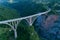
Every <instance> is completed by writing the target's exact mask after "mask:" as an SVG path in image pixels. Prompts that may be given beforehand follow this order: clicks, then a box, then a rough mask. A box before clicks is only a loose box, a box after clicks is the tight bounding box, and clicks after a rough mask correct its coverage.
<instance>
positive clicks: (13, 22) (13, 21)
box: [0, 9, 51, 39]
mask: <svg viewBox="0 0 60 40" xmlns="http://www.w3.org/2000/svg"><path fill="white" fill-rule="evenodd" d="M50 11H51V9H48V10H47V11H45V12H42V13H37V14H34V15H30V16H26V17H21V18H17V19H10V20H5V21H0V24H6V25H8V26H10V27H11V28H12V30H13V31H14V37H15V39H16V38H17V27H18V24H19V23H20V22H21V20H23V19H25V20H26V21H27V22H28V24H29V26H32V24H33V23H34V21H35V19H36V18H37V17H38V16H40V15H42V14H47V13H48V12H50Z"/></svg>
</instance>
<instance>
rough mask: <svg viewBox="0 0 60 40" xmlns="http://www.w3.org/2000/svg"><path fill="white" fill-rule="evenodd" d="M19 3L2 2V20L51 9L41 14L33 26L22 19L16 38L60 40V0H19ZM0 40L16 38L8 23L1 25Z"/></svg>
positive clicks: (0, 6)
mask: <svg viewBox="0 0 60 40" xmlns="http://www.w3.org/2000/svg"><path fill="white" fill-rule="evenodd" d="M17 1H18V3H13V4H10V3H7V2H5V3H2V4H0V21H4V20H9V19H15V18H20V17H23V16H29V15H34V14H36V13H39V12H45V11H47V10H48V9H49V8H50V9H51V11H50V12H49V13H48V14H46V15H41V16H39V17H38V18H37V19H36V20H35V22H34V23H33V25H32V26H29V25H28V23H27V22H26V20H22V21H21V22H20V23H19V25H18V27H17V33H18V37H17V39H16V40H60V25H59V24H60V3H59V2H60V0H24V1H22V0H20V1H19V0H17ZM0 40H15V38H14V31H13V30H12V29H11V28H10V27H9V26H8V25H3V24H2V25H0Z"/></svg>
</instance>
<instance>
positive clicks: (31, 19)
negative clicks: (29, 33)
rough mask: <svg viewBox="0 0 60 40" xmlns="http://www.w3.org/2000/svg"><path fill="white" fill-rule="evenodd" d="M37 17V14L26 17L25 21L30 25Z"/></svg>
mask: <svg viewBox="0 0 60 40" xmlns="http://www.w3.org/2000/svg"><path fill="white" fill-rule="evenodd" d="M37 17H38V16H34V17H30V18H26V21H27V22H28V23H29V26H32V24H33V23H34V21H35V20H36V19H37Z"/></svg>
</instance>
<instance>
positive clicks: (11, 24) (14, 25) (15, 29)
mask: <svg viewBox="0 0 60 40" xmlns="http://www.w3.org/2000/svg"><path fill="white" fill-rule="evenodd" d="M19 23H20V21H13V22H8V23H3V24H7V25H9V26H10V27H11V28H12V30H13V31H14V37H15V39H16V38H17V26H18V24H19Z"/></svg>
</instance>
